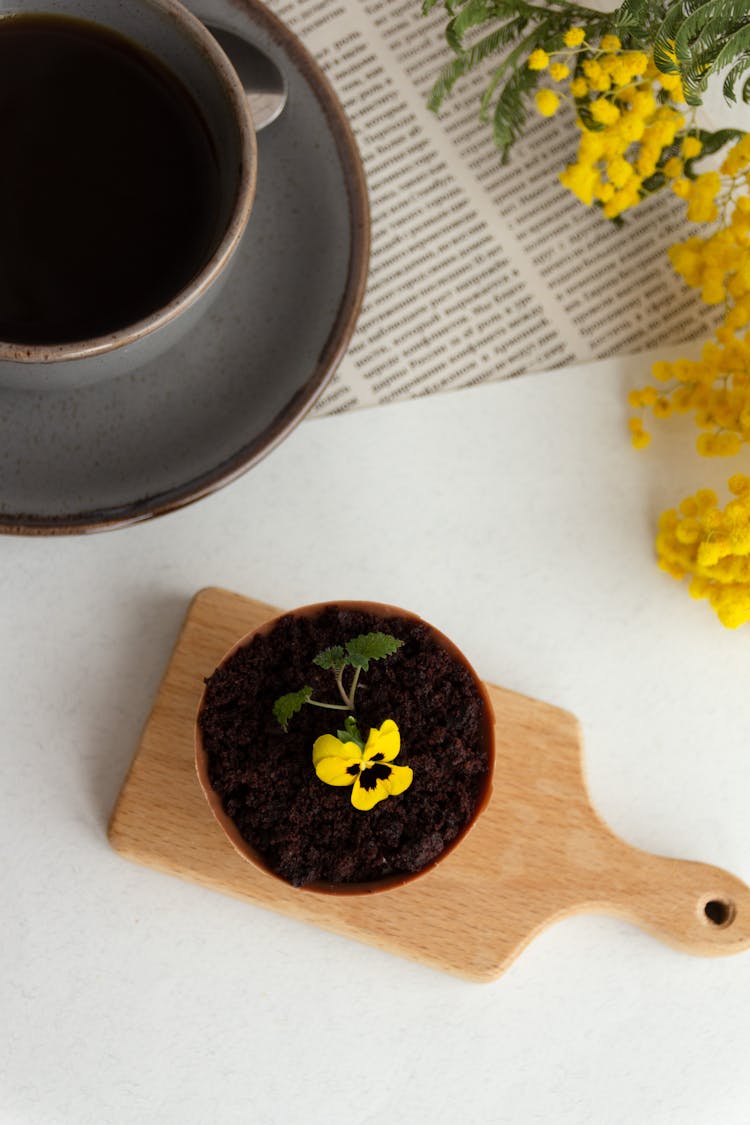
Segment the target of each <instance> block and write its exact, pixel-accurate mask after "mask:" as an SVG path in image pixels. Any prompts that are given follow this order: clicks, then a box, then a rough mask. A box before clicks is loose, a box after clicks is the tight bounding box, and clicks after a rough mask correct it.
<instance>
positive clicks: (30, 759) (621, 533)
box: [0, 360, 750, 1125]
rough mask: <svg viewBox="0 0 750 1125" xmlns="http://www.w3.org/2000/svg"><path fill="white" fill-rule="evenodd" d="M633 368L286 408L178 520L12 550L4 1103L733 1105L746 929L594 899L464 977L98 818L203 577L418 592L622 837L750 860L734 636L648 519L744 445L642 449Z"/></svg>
mask: <svg viewBox="0 0 750 1125" xmlns="http://www.w3.org/2000/svg"><path fill="white" fill-rule="evenodd" d="M644 369H645V364H643V363H641V362H639V361H638V360H630V361H617V362H612V363H606V364H597V365H594V366H592V367H589V368H588V369H573V370H571V371H567V372H565V373H564V374H562V373H560V372H557V373H553V374H550V375H543V376H533V377H528V378H526V379H523V380H519V381H516V382H512V383H509V384H503V385H495V386H487V387H483V388H481V389H476V390H472V391H462V392H457V393H455V394H452V395H441V396H438V397H436V398H433V399H429V400H421V401H416V402H411V403H405V404H401V405H399V406H396V407H385V408H379V409H378V410H375V411H365V412H362V413H359V414H356V415H350V416H347V417H341V418H333V419H325V420H321V421H310V422H306V423H305V424H304V425H303V426H301V427H300V428H299V429H298V430H297V431H296V432H295V433H294V434H293V435H292V436H291V438H290V439H289V440H288V441H287V442H286V443H285V444H284V445H283V446H282V447H281V448H280V449H279V450H277V451H276V452H275V453H274V454H273V455H272V456H270V457H269V458H268V459H267V460H266V461H265V462H263V463H262V464H261V465H260V466H259V467H258V468H256V469H255V470H253V471H252V472H251V473H249V474H248V475H247V476H246V477H244V478H243V479H242V480H240V481H238V482H236V483H235V484H234V485H232V486H231V487H229V488H227V489H225V490H224V491H223V492H221V493H219V494H217V495H216V496H214V497H212V498H209V499H208V500H206V501H203V502H202V503H200V504H198V505H196V506H194V507H192V508H190V509H186V510H185V511H183V512H179V513H176V514H173V515H171V516H169V517H166V518H164V519H162V520H157V521H154V522H152V523H148V524H144V525H142V526H139V527H134V528H131V529H129V530H127V531H121V532H116V533H113V534H107V535H100V536H95V537H92V538H88V539H81V538H79V539H67V540H57V541H54V540H51V539H36V540H34V539H10V538H7V539H4V540H2V541H1V542H0V568H1V575H2V581H1V582H0V629H2V637H3V644H2V652H1V653H0V708H1V710H0V714H2V717H3V727H2V739H1V740H0V754H1V755H2V786H3V799H2V809H3V815H2V817H0V864H1V867H0V870H1V871H2V874H1V875H0V884H1V887H2V892H1V893H2V900H1V901H2V919H1V922H2V925H1V928H0V948H1V949H2V958H0V1122H1V1123H2V1125H144V1123H151V1122H154V1123H156V1122H158V1123H159V1125H206V1123H208V1122H214V1121H216V1122H219V1121H220V1122H222V1123H224V1125H235V1123H236V1125H247V1123H251V1125H317V1123H320V1125H344V1123H346V1125H352V1123H354V1125H379V1123H381V1122H382V1123H384V1125H385V1123H386V1122H387V1123H392V1122H407V1123H409V1125H428V1123H429V1125H433V1123H434V1125H454V1123H456V1125H458V1123H464V1122H470V1123H474V1122H493V1123H495V1122H503V1123H504V1122H509V1123H510V1122H512V1123H513V1125H532V1123H537V1122H540V1123H544V1125H584V1123H586V1125H588V1123H591V1125H602V1123H606V1125H626V1123H627V1125H643V1123H649V1125H675V1123H679V1125H699V1123H700V1125H704V1123H705V1122H722V1123H725V1125H746V1123H747V1121H748V1120H749V1119H750V1072H749V1071H748V1061H747V1060H748V1052H749V1050H750V954H745V955H741V956H738V957H734V958H727V959H720V960H706V961H704V960H698V959H693V958H691V957H688V956H686V955H684V954H680V953H677V952H675V951H673V950H671V949H668V948H666V947H664V946H662V945H660V944H659V943H658V942H656V941H655V940H653V939H652V938H650V937H647V936H646V935H645V934H642V933H641V932H640V931H638V930H636V929H634V928H632V927H630V926H628V925H626V924H624V923H621V922H617V921H614V920H609V919H606V918H601V917H597V918H586V917H581V918H577V919H574V920H569V921H566V922H563V923H561V924H559V925H557V926H556V927H554V928H552V929H550V930H549V931H547V932H546V933H545V934H544V935H543V936H542V937H541V938H539V939H538V940H537V941H535V942H534V943H532V945H531V946H530V947H529V949H528V950H527V951H526V952H525V953H524V954H523V955H522V956H521V957H520V959H519V960H518V961H517V962H516V963H515V964H514V965H513V967H512V968H511V969H510V971H509V972H508V973H507V974H506V975H505V976H504V977H503V978H501V979H500V980H499V981H497V982H496V983H494V984H490V985H475V984H468V983H464V982H461V981H459V980H456V979H453V978H451V977H448V976H443V975H441V974H439V973H437V972H434V971H432V970H429V969H427V968H424V967H422V966H420V965H417V964H411V963H409V962H406V961H401V960H398V959H396V958H393V957H389V956H387V955H385V954H383V953H380V952H377V951H375V950H372V949H370V948H368V947H367V946H364V945H357V944H354V943H350V942H348V941H346V940H344V939H341V938H337V937H334V936H331V935H327V934H325V933H322V932H319V931H317V930H316V929H313V928H309V927H306V926H304V925H302V924H300V923H295V922H293V921H290V920H287V919H284V918H281V917H277V916H275V915H273V914H271V913H266V912H263V911H261V910H256V909H253V908H252V907H249V906H247V905H244V904H242V903H239V902H235V901H232V900H230V899H227V898H223V897H221V896H219V895H216V894H212V893H210V892H208V891H205V890H203V889H200V888H197V887H194V886H190V885H188V884H185V883H181V882H178V881H177V880H174V879H170V878H168V877H166V876H163V875H158V874H156V873H152V872H150V871H148V870H146V869H145V868H138V867H135V866H131V865H129V864H128V863H126V862H125V861H124V860H122V859H121V858H120V857H118V856H117V855H115V854H114V853H113V852H111V851H110V850H109V848H108V845H107V842H106V838H105V834H104V833H105V824H106V820H107V817H108V815H109V812H110V810H111V807H112V804H113V802H114V799H115V796H116V794H117V791H118V788H119V786H120V784H121V781H122V778H123V775H124V772H125V770H126V768H127V764H128V761H129V758H130V755H131V753H132V751H133V748H134V746H135V743H136V740H137V737H138V733H139V729H140V727H141V724H142V723H143V720H144V718H145V716H146V714H147V712H148V708H149V705H150V702H151V699H152V697H153V695H154V692H155V690H156V687H157V685H158V681H159V678H160V676H161V673H162V671H163V668H164V665H165V662H166V660H167V658H168V655H169V652H170V649H171V647H172V645H173V643H174V639H175V636H176V633H177V630H178V627H179V624H180V621H181V619H182V616H183V614H184V612H185V609H186V606H187V603H188V600H189V598H190V597H191V595H192V594H193V593H194V592H195V591H196V590H197V589H199V588H200V587H202V586H204V585H210V584H219V585H224V586H226V587H229V588H231V589H235V590H237V591H239V592H241V593H246V594H250V595H254V596H256V597H258V598H261V599H263V600H266V601H269V602H272V603H275V604H278V605H282V606H289V607H291V606H293V605H295V604H302V603H305V602H312V601H319V600H323V599H326V598H336V597H340V598H352V597H364V598H372V599H379V600H383V601H388V602H393V603H396V604H401V605H404V606H406V607H409V608H411V609H413V610H415V611H416V612H418V613H420V614H422V615H423V616H425V617H426V618H427V619H428V620H431V621H432V622H433V623H434V624H435V625H437V626H438V627H439V628H440V629H442V630H444V631H445V632H447V633H448V634H449V635H451V636H452V637H453V638H454V639H455V641H456V642H457V643H458V644H459V645H460V646H461V647H462V648H463V649H464V651H465V652H466V653H467V655H468V656H469V658H470V659H471V660H472V662H473V663H474V664H475V666H476V667H477V669H478V670H479V671H480V673H481V674H482V675H483V676H484V677H485V678H487V679H490V680H493V681H495V682H497V683H500V684H504V685H506V686H507V687H510V688H513V689H517V690H519V691H522V692H525V693H527V694H528V695H532V696H536V697H539V698H542V699H547V700H549V701H551V702H553V703H556V704H559V705H560V706H563V707H567V708H569V709H571V710H572V711H574V712H575V713H576V714H578V716H579V717H580V718H581V720H582V721H583V725H584V730H585V732H586V742H587V766H588V773H589V779H590V784H591V789H592V793H593V797H594V801H595V803H596V804H597V805H598V807H599V809H600V811H601V812H602V814H603V815H604V816H605V817H606V818H607V819H608V820H609V822H610V823H611V825H612V826H613V827H614V828H615V830H616V831H618V832H620V833H621V834H622V835H623V836H625V837H626V838H627V839H628V840H630V841H631V842H632V843H634V844H636V845H639V846H641V847H644V848H647V849H650V850H653V851H659V852H663V853H666V854H672V855H682V856H685V857H687V858H694V859H701V860H705V861H708V862H712V863H717V864H720V865H722V866H724V867H727V868H729V869H730V870H733V871H734V872H735V873H736V874H738V875H740V876H741V877H744V878H745V879H746V880H750V818H749V817H748V796H749V795H750V747H748V739H747V732H748V726H749V723H750V693H749V692H748V679H749V677H748V673H749V672H750V649H749V648H748V643H749V642H748V631H747V629H745V630H740V631H737V632H734V633H730V632H727V631H725V630H723V629H721V627H720V626H719V625H718V624H717V623H716V622H715V620H714V618H713V616H712V614H711V613H710V612H709V610H708V609H707V608H706V607H705V605H703V604H697V603H694V602H692V601H691V600H690V599H689V598H688V596H687V594H686V593H685V592H684V591H683V590H681V589H680V588H679V587H678V585H677V584H676V583H674V582H672V581H671V580H670V579H668V578H666V577H665V576H664V575H662V574H661V573H660V572H659V571H658V570H657V569H656V567H655V565H654V563H653V561H652V532H651V523H652V518H653V516H654V514H655V513H656V512H657V511H658V510H659V509H660V508H661V507H663V506H666V505H668V504H670V503H673V502H675V501H677V500H679V499H680V498H681V497H682V496H683V495H685V494H686V493H687V492H689V491H691V490H692V489H693V488H694V487H696V486H698V485H700V484H702V483H704V482H705V481H706V480H707V479H708V478H709V477H711V476H713V477H714V478H716V479H720V478H721V477H726V476H727V475H728V474H729V472H730V471H732V470H733V469H734V468H735V467H737V466H736V463H735V464H733V466H732V469H729V468H728V467H727V466H726V465H720V466H718V467H717V466H715V465H713V466H712V465H707V464H706V462H702V461H701V460H700V459H699V458H698V457H697V456H696V455H695V454H694V453H692V452H691V448H690V447H691V444H692V438H693V434H692V432H691V431H690V430H689V429H688V430H687V431H685V432H683V433H682V434H678V433H677V432H676V431H674V430H673V429H671V428H670V427H664V426H662V430H661V432H660V435H659V436H658V438H657V440H656V441H655V443H654V445H653V446H652V448H651V449H650V450H649V451H648V452H647V453H645V454H636V453H634V452H632V451H631V450H630V448H629V446H628V443H627V437H626V431H625V418H626V414H627V411H626V408H625V407H624V406H623V400H624V389H623V388H624V386H625V385H626V384H628V383H629V382H631V381H632V380H633V379H637V378H640V375H641V373H642V371H643V370H644ZM744 467H745V468H746V469H747V468H748V465H745V466H744ZM748 628H750V627H748ZM488 862H491V857H488Z"/></svg>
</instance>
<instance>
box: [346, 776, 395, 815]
mask: <svg viewBox="0 0 750 1125" xmlns="http://www.w3.org/2000/svg"><path fill="white" fill-rule="evenodd" d="M387 796H388V788H387V782H385V781H383V779H382V778H380V777H379V778H378V779H377V781H376V782H375V784H374V785H373V786H372V788H371V789H365V788H364V787H363V786H361V785H360V783H359V778H357V780H356V781H355V782H354V788H353V789H352V804H353V805H354V807H355V809H359V810H360V811H361V812H369V810H370V809H372V808H374V807H375V805H377V803H378V801H384V800H385V798H386V797H387Z"/></svg>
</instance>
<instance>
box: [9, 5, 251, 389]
mask: <svg viewBox="0 0 750 1125" xmlns="http://www.w3.org/2000/svg"><path fill="white" fill-rule="evenodd" d="M37 13H39V14H44V15H53V16H54V15H56V16H68V17H73V18H75V19H80V20H88V21H89V22H91V23H94V24H98V25H100V26H103V27H106V28H108V29H110V30H112V31H115V32H119V33H120V34H121V35H124V36H125V37H126V38H127V39H129V40H130V41H131V42H133V43H135V44H136V45H138V46H139V47H141V48H143V49H145V50H146V51H148V52H150V53H151V54H152V55H155V56H156V57H157V58H158V59H159V60H161V62H162V63H163V64H164V65H166V66H167V67H168V68H169V70H171V71H172V73H173V74H174V75H175V76H176V77H177V78H178V79H180V80H181V81H182V83H183V85H184V86H185V87H186V88H187V90H188V91H189V92H190V93H191V95H192V97H193V99H194V100H195V102H196V104H197V106H198V108H199V109H200V111H201V113H202V115H203V117H204V120H205V123H206V125H207V127H208V129H209V132H210V134H211V137H212V140H213V144H214V148H215V151H216V156H217V160H218V164H219V175H220V184H221V193H220V208H221V216H220V224H219V229H220V230H221V231H222V232H223V233H222V234H221V236H220V237H219V240H218V244H217V245H216V246H215V248H214V250H213V252H212V254H211V256H210V258H209V259H208V261H206V262H205V263H204V265H203V267H202V268H201V269H200V271H199V272H198V274H197V275H196V276H195V277H194V278H193V279H192V281H190V282H189V284H187V285H186V286H185V287H184V288H183V289H182V290H181V291H180V292H178V293H176V294H175V295H174V297H173V298H172V299H171V300H170V302H169V303H168V304H167V305H165V306H163V307H162V308H158V309H155V310H154V311H153V312H152V313H150V314H149V315H148V316H146V317H145V318H143V319H141V320H139V321H137V322H136V323H134V324H130V325H127V326H126V327H124V328H121V329H119V330H117V331H115V332H111V333H109V334H107V335H105V336H99V337H97V338H95V339H89V340H80V341H76V342H73V343H66V344H52V345H50V344H37V345H29V344H17V343H8V342H4V341H0V384H2V385H4V386H10V387H15V388H20V389H25V390H33V391H38V390H51V389H57V388H63V389H64V388H67V387H71V386H76V385H80V384H83V383H90V382H94V381H96V380H98V379H101V378H103V377H108V376H114V375H119V374H122V373H124V372H126V371H130V370H133V369H135V368H137V367H138V366H140V365H141V364H143V363H145V362H147V361H148V360H150V359H153V358H154V357H155V356H156V355H158V354H159V353H160V352H162V351H164V350H165V349H166V348H168V347H170V346H171V345H172V344H173V343H175V341H176V340H177V339H178V338H179V337H180V336H181V335H182V334H183V333H184V332H185V331H186V330H187V329H188V328H189V327H190V326H191V324H193V323H194V322H195V321H196V319H197V318H198V317H200V316H201V315H203V313H204V312H205V311H206V308H207V307H208V305H209V304H210V301H211V299H212V298H213V297H215V296H216V294H217V293H218V290H219V288H220V283H221V282H222V281H223V280H225V279H226V276H227V267H228V265H229V263H230V261H231V259H232V257H233V255H234V252H235V251H236V249H237V247H238V245H239V242H240V239H241V237H242V234H243V231H244V230H245V227H246V225H247V220H248V217H249V214H250V208H251V205H252V200H253V195H254V192H255V179H256V168H257V146H256V142H255V131H254V129H253V124H252V119H251V116H250V110H249V107H248V103H247V97H246V95H245V93H244V91H243V89H242V86H241V84H240V81H239V79H238V77H237V75H236V73H235V71H234V68H233V67H232V66H231V64H230V62H229V61H228V59H227V58H226V56H225V54H224V53H223V51H222V50H221V48H220V47H219V46H218V44H217V43H216V41H215V40H214V39H213V37H212V36H211V35H210V33H209V32H208V31H207V30H206V28H205V27H204V26H203V24H202V23H200V21H199V20H198V19H196V18H195V16H193V15H192V14H191V13H190V12H189V11H188V10H187V9H186V8H184V7H183V6H182V5H181V4H179V3H177V2H176V0H127V2H123V0H0V20H2V19H4V18H6V17H8V16H13V15H24V16H28V15H34V14H37ZM92 97H96V91H95V90H92ZM70 158H71V161H74V160H75V153H71V154H70ZM1 253H2V248H0V254H1Z"/></svg>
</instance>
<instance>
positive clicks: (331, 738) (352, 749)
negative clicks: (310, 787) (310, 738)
mask: <svg viewBox="0 0 750 1125" xmlns="http://www.w3.org/2000/svg"><path fill="white" fill-rule="evenodd" d="M361 757H362V751H361V750H360V748H359V746H357V744H356V742H342V741H341V739H340V738H336V736H335V734H321V736H320V738H316V739H315V742H314V743H313V765H314V766H317V764H318V762H319V761H320V760H321V759H322V758H346V759H347V760H348V759H350V758H356V760H357V761H360V760H361Z"/></svg>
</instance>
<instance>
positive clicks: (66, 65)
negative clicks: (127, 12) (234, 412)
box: [0, 16, 220, 344]
mask: <svg viewBox="0 0 750 1125" xmlns="http://www.w3.org/2000/svg"><path fill="white" fill-rule="evenodd" d="M0 122H2V129H1V131H0V136H2V146H1V148H0V339H3V340H7V341H12V342H17V343H26V344H59V343H65V342H70V341H74V340H84V339H87V338H90V337H94V336H100V335H103V334H106V333H109V332H112V331H114V330H116V329H118V328H123V327H125V326H126V325H128V324H132V323H133V322H134V321H136V320H139V319H140V318H141V317H144V316H147V315H148V314H150V313H152V312H154V311H155V310H157V309H159V308H161V307H162V306H163V305H165V304H168V303H169V301H170V300H171V299H172V298H173V297H175V296H176V295H177V294H178V293H179V291H180V290H181V289H182V288H183V287H184V286H185V285H186V284H187V283H189V282H190V281H191V280H192V278H194V277H195V275H196V274H197V273H198V272H199V271H200V269H201V268H202V267H203V266H204V265H205V263H206V262H207V260H208V258H209V257H210V256H211V253H212V251H213V249H214V248H215V246H216V244H217V241H218V238H219V235H220V231H219V229H218V223H219V210H220V184H219V168H218V164H217V160H216V155H215V152H214V148H213V144H212V140H211V137H210V135H209V133H208V129H207V127H206V125H205V123H204V121H203V118H202V116H201V114H200V111H199V109H198V107H197V105H196V104H195V102H194V101H193V99H192V97H191V95H190V94H189V93H188V91H187V90H186V89H185V87H184V86H183V85H182V83H181V82H180V81H179V80H178V79H177V78H176V77H175V76H174V75H172V74H171V73H170V72H169V71H168V70H167V68H166V67H165V66H163V65H162V64H161V63H160V62H159V61H158V60H157V59H156V58H155V57H153V56H151V55H150V54H147V53H146V52H145V51H143V50H141V49H140V48H139V47H137V46H136V45H135V44H133V43H131V42H130V41H129V40H127V39H125V38H124V37H122V36H120V35H118V34H116V33H114V32H110V31H107V30H105V29H103V28H100V27H98V26H97V25H95V24H91V23H87V22H84V21H79V20H74V19H68V18H65V17H56V16H18V17H16V16H14V17H10V18H5V19H2V20H0Z"/></svg>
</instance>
